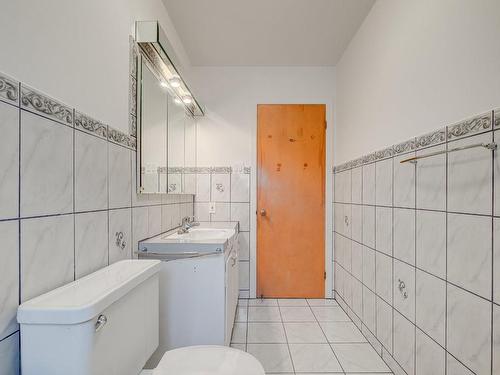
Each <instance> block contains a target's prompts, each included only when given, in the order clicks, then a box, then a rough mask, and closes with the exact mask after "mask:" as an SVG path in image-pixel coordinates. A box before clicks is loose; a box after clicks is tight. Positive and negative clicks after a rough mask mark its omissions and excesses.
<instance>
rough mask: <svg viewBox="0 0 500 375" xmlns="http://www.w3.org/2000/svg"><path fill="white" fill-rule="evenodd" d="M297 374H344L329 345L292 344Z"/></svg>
mask: <svg viewBox="0 0 500 375" xmlns="http://www.w3.org/2000/svg"><path fill="white" fill-rule="evenodd" d="M290 352H291V353H292V360H293V366H294V368H295V371H296V372H306V371H309V372H342V368H341V367H340V364H339V362H338V361H337V358H335V355H334V354H333V351H332V348H331V347H330V345H328V344H290Z"/></svg>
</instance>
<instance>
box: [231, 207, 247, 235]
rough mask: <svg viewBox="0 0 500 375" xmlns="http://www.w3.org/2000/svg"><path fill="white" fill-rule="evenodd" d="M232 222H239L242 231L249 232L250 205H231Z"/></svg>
mask: <svg viewBox="0 0 500 375" xmlns="http://www.w3.org/2000/svg"><path fill="white" fill-rule="evenodd" d="M231 221H238V222H239V223H240V230H241V231H244V232H248V231H249V230H250V204H249V203H231Z"/></svg>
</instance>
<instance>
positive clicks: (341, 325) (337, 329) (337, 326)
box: [320, 322, 366, 343]
mask: <svg viewBox="0 0 500 375" xmlns="http://www.w3.org/2000/svg"><path fill="white" fill-rule="evenodd" d="M320 324H321V328H322V329H323V332H325V335H326V337H327V339H328V341H329V342H334V343H339V342H343V343H346V342H350V343H354V342H366V339H365V337H364V336H363V334H362V333H361V332H360V331H359V329H358V328H357V327H356V326H355V325H354V323H351V322H321V323H320Z"/></svg>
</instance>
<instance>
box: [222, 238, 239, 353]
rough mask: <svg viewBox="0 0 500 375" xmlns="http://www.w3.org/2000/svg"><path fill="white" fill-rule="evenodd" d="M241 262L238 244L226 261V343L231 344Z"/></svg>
mask: <svg viewBox="0 0 500 375" xmlns="http://www.w3.org/2000/svg"><path fill="white" fill-rule="evenodd" d="M238 274H239V264H238V251H237V246H236V244H235V245H234V247H233V250H232V251H231V253H230V254H229V257H228V258H227V261H226V293H225V294H226V298H225V305H226V306H225V307H226V322H225V323H226V332H225V334H226V340H225V344H226V345H229V344H230V342H231V334H232V331H233V325H234V318H235V315H236V306H237V304H238V293H239V275H238Z"/></svg>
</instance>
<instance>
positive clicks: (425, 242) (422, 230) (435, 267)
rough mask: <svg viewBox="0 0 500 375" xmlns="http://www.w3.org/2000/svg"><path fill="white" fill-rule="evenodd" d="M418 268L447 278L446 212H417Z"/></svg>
mask: <svg viewBox="0 0 500 375" xmlns="http://www.w3.org/2000/svg"><path fill="white" fill-rule="evenodd" d="M416 238H417V245H416V257H417V267H419V268H421V269H423V270H425V271H427V272H430V273H432V274H433V275H436V276H439V277H441V278H443V279H444V278H446V212H436V211H422V210H417V232H416Z"/></svg>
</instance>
